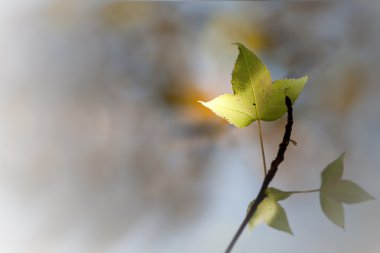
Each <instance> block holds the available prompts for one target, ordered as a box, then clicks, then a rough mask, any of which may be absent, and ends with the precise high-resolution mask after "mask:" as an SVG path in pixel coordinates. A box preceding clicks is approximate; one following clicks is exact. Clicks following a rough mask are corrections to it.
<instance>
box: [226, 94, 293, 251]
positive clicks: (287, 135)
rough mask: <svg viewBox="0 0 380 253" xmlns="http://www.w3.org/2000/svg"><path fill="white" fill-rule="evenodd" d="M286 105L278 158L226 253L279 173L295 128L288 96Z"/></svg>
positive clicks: (274, 161)
mask: <svg viewBox="0 0 380 253" xmlns="http://www.w3.org/2000/svg"><path fill="white" fill-rule="evenodd" d="M285 103H286V107H287V109H288V123H287V124H286V126H285V133H284V137H283V138H282V142H281V143H280V145H279V148H278V151H277V156H276V158H275V159H274V160H273V161H272V163H271V165H270V169H269V171H268V173H267V174H266V176H265V177H264V181H263V184H262V185H261V188H260V191H259V193H258V194H257V197H256V199H255V200H254V201H253V204H252V206H251V207H250V208H249V211H248V213H247V214H246V216H245V218H244V220H243V222H242V223H241V225H240V227H239V228H238V230H237V232H236V233H235V235H234V237H233V238H232V241H231V242H230V244H229V245H228V247H227V249H226V251H225V252H226V253H230V252H231V251H232V248H233V247H234V245H235V243H236V241H237V240H238V239H239V237H240V235H241V233H242V232H243V230H244V228H245V227H246V226H247V224H248V222H249V221H250V220H251V218H252V217H253V215H254V214H255V212H256V210H257V207H258V206H259V205H260V203H261V202H262V201H263V200H264V199H265V197H266V194H265V191H266V190H267V189H268V186H269V184H270V182H271V181H272V180H273V178H274V176H275V175H276V173H277V170H278V166H279V165H280V163H281V162H282V161H283V160H284V156H285V151H286V148H287V147H288V145H289V142H290V135H291V133H292V126H293V108H292V101H291V100H290V98H289V97H288V96H286V97H285Z"/></svg>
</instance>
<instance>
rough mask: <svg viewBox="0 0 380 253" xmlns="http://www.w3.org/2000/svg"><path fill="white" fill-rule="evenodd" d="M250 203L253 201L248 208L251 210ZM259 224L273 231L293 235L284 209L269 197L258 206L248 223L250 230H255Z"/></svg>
mask: <svg viewBox="0 0 380 253" xmlns="http://www.w3.org/2000/svg"><path fill="white" fill-rule="evenodd" d="M252 203H253V201H252V202H251V204H250V206H249V208H251V205H252ZM249 208H248V210H249ZM261 222H265V223H266V224H267V225H268V226H270V227H272V228H274V229H277V230H280V231H283V232H286V233H289V234H293V232H292V230H291V228H290V226H289V222H288V217H287V216H286V213H285V210H284V208H283V207H282V206H281V205H280V204H279V203H277V201H276V200H275V199H273V198H271V197H266V198H265V199H264V200H263V201H262V202H261V203H260V204H259V206H258V207H257V210H256V212H255V214H254V215H253V216H252V218H251V220H250V221H249V225H250V228H252V229H253V228H255V227H256V226H257V225H259V224H260V223H261Z"/></svg>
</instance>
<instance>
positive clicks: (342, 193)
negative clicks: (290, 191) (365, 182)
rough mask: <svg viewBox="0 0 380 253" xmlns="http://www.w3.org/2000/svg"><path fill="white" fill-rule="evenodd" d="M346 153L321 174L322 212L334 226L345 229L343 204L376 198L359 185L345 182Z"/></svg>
mask: <svg viewBox="0 0 380 253" xmlns="http://www.w3.org/2000/svg"><path fill="white" fill-rule="evenodd" d="M343 158H344V153H343V154H342V155H340V156H339V157H338V158H337V159H336V160H335V161H333V162H332V163H330V164H329V165H328V166H327V167H326V168H325V169H324V170H323V171H322V173H321V179H322V180H321V189H320V194H319V195H320V203H321V207H322V211H323V212H324V214H325V215H326V216H327V218H329V220H331V221H332V222H333V223H334V224H336V225H338V226H339V227H341V228H344V224H345V222H344V209H343V204H342V203H346V204H357V203H361V202H365V201H368V200H373V199H374V198H373V197H372V196H371V195H370V194H368V193H367V192H366V191H365V190H364V189H362V188H361V187H360V186H359V185H357V184H355V183H353V182H351V181H348V180H343V179H342V176H343Z"/></svg>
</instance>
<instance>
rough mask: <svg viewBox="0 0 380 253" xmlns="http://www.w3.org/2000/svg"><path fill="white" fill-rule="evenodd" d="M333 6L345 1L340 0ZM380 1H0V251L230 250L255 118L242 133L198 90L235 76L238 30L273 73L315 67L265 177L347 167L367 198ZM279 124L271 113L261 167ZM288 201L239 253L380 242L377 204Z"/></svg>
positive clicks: (308, 179) (253, 186)
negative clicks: (278, 218)
mask: <svg viewBox="0 0 380 253" xmlns="http://www.w3.org/2000/svg"><path fill="white" fill-rule="evenodd" d="M341 4H343V3H341ZM379 13H380V8H379V4H378V3H371V4H369V3H368V4H355V3H348V4H347V5H345V6H340V5H339V4H328V3H315V2H314V3H293V4H283V3H274V2H270V3H264V2H255V3H233V2H226V3H216V2H214V3H213V2H209V3H121V2H110V1H106V2H101V1H63V0H61V1H55V0H54V1H2V2H1V3H0V252H5V253H8V252H9V253H13V252H14V253H24V252H25V253H29V252H32V253H34V252H37V253H40V252H49V253H50V252H54V253H66V252H67V253H77V252H78V253H86V252H89V253H93V252H110V253H121V252H123V253H124V252H131V253H135V252H137V253H139V252H143V253H145V252H155V253H156V252H162V253H163V252H165V253H166V252H168V253H170V252H189V253H190V252H223V250H224V249H225V247H226V246H227V244H228V242H229V240H230V239H231V238H232V236H233V233H234V232H235V230H236V229H237V228H238V225H239V224H240V222H241V221H242V219H243V217H244V213H245V209H246V206H247V204H248V203H249V201H250V200H252V198H253V197H254V196H255V194H256V191H257V190H258V188H259V186H260V183H261V179H262V174H261V167H260V166H261V160H260V156H259V149H258V148H259V147H258V145H257V144H258V143H257V132H256V125H255V124H253V125H252V126H250V127H249V128H246V129H235V128H233V127H231V126H229V125H227V124H225V123H224V122H223V121H221V120H219V119H217V118H216V116H213V115H212V114H208V112H207V111H206V110H203V109H202V108H201V107H200V106H199V105H198V104H197V103H196V101H197V100H202V99H210V98H212V97H214V96H216V95H218V94H220V93H222V92H231V91H230V87H229V80H230V72H231V71H232V67H233V63H234V59H235V58H236V54H237V50H236V49H235V48H234V47H233V46H232V45H231V43H233V42H236V41H240V42H243V43H246V44H247V45H248V47H250V48H252V49H253V50H255V52H258V54H259V55H260V56H262V57H263V58H264V61H265V62H267V64H268V65H269V68H270V70H271V71H272V75H273V76H274V78H282V77H284V76H296V77H297V76H301V75H305V74H307V75H309V78H310V82H309V84H308V86H307V87H306V89H305V91H304V93H303V94H302V96H301V98H300V100H299V101H298V102H297V104H296V107H295V117H296V118H295V129H294V138H295V139H296V140H297V142H298V143H299V144H298V146H297V147H291V148H290V150H289V152H288V153H287V159H286V162H285V163H284V164H283V165H282V167H281V168H280V172H279V173H278V176H277V177H278V178H277V179H276V180H275V182H274V183H273V184H274V186H278V187H280V188H282V189H284V190H302V189H308V188H310V189H311V188H316V187H318V184H319V173H320V171H321V170H322V169H323V167H324V166H325V165H326V164H328V163H329V162H331V161H332V160H334V159H335V158H336V157H337V156H338V155H339V154H340V153H341V152H343V151H346V152H347V156H346V161H345V163H346V171H345V175H344V177H345V178H347V179H351V180H353V181H355V182H357V183H359V184H360V185H361V186H363V187H364V188H365V189H366V190H368V192H370V193H371V194H372V195H373V196H375V197H376V198H379V196H380V188H379V186H378V179H379V178H380V173H379V162H380V160H379V157H378V151H379V150H380V144H379V143H380V134H379V131H378V130H379V128H380V120H379V119H380V117H379V116H380V111H379V110H378V109H379V108H380V102H378V101H379V100H378V96H379V92H380V88H379V84H378V79H379V78H378V69H379V67H380V64H379V63H380V60H379V52H380V51H379V50H378V49H379V46H378V45H379V43H380V39H379V34H378V33H377V30H376V29H377V27H378V26H379V24H380V22H379V21H380V19H379V15H378V14H379ZM283 125H284V121H283V120H282V121H280V122H277V123H264V127H265V130H264V133H265V136H264V138H265V141H266V147H267V157H268V158H267V159H268V162H267V163H269V162H270V160H271V159H272V157H273V155H274V154H275V152H276V147H277V145H278V143H279V141H280V139H281V136H282V130H283ZM318 201H319V200H318V196H317V195H310V196H295V197H294V198H293V197H292V198H291V199H290V200H289V201H287V202H284V207H285V208H286V210H287V213H288V217H289V220H290V224H291V226H292V229H293V231H294V232H295V236H294V237H291V236H288V235H286V234H282V233H280V232H277V231H275V230H271V229H269V228H267V227H265V226H260V227H259V228H257V229H256V230H254V231H253V232H252V233H249V232H244V234H243V236H242V237H241V238H240V240H239V241H238V243H237V245H236V249H235V251H234V252H236V253H238V252H279V251H280V250H281V252H310V253H316V252H345V253H350V252H368V253H375V252H379V250H380V243H379V242H378V237H379V235H380V220H379V219H378V213H379V211H380V205H379V203H378V201H377V200H376V201H373V202H368V203H364V204H361V205H356V206H345V210H346V224H347V229H346V231H342V230H340V229H338V228H336V227H334V226H333V225H332V224H331V223H330V222H329V221H327V219H326V218H325V217H324V216H323V214H322V212H321V211H320V207H319V203H318Z"/></svg>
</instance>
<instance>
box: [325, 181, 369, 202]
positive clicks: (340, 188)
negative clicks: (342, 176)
mask: <svg viewBox="0 0 380 253" xmlns="http://www.w3.org/2000/svg"><path fill="white" fill-rule="evenodd" d="M324 192H325V194H327V195H328V196H330V197H331V198H332V199H334V200H336V201H339V202H343V203H346V204H356V203H361V202H365V201H369V200H373V199H374V197H372V196H371V195H370V194H369V193H368V192H366V191H365V190H364V189H363V188H361V187H360V186H359V185H357V184H355V183H354V182H351V181H349V180H339V181H338V182H336V184H334V185H331V187H328V188H327V189H324Z"/></svg>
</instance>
